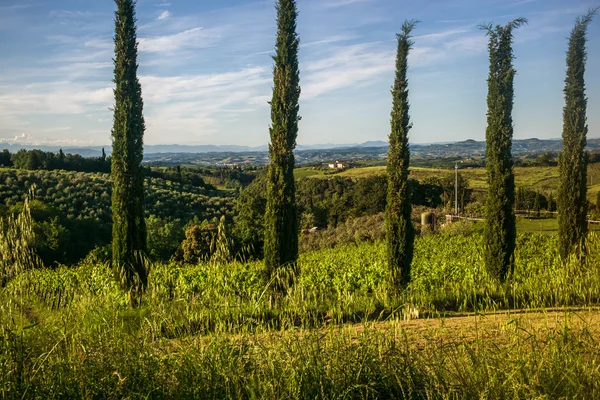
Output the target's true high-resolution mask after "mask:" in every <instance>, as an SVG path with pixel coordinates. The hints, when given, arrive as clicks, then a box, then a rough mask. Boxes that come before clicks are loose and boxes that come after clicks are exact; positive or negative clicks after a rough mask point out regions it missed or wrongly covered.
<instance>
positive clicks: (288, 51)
mask: <svg viewBox="0 0 600 400" xmlns="http://www.w3.org/2000/svg"><path fill="white" fill-rule="evenodd" d="M276 9H277V39H276V43H275V56H273V60H274V61H275V66H274V68H273V98H272V100H271V102H270V104H271V127H270V128H269V132H270V135H271V143H270V144H269V155H270V158H271V162H270V164H269V169H268V173H267V208H266V214H265V250H264V251H265V265H266V267H267V270H269V272H270V273H271V274H272V273H273V272H274V271H275V270H276V269H277V268H279V267H281V266H283V265H295V263H296V260H297V259H298V215H297V209H296V198H295V196H296V187H295V183H294V164H295V160H294V153H293V151H294V148H295V147H296V137H297V136H298V121H299V120H300V116H299V115H298V111H299V104H298V103H299V99H300V73H299V70H298V47H299V45H300V40H299V37H298V34H297V33H296V17H297V14H298V13H297V9H296V1H295V0H278V3H277V5H276Z"/></svg>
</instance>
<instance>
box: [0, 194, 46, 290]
mask: <svg viewBox="0 0 600 400" xmlns="http://www.w3.org/2000/svg"><path fill="white" fill-rule="evenodd" d="M34 191H35V185H34V186H33V187H32V188H31V189H30V195H32V194H33V193H34ZM34 244H35V233H34V230H33V219H32V218H31V210H30V207H29V198H26V199H25V201H24V204H23V210H22V211H21V213H19V214H17V215H8V216H6V217H5V218H1V217H0V288H1V287H4V286H5V285H6V284H7V283H8V281H10V280H11V279H12V278H14V277H16V276H17V275H19V274H20V273H22V272H23V271H25V270H27V269H30V268H36V267H39V266H41V261H40V259H39V258H38V256H37V254H36V253H35V249H34Z"/></svg>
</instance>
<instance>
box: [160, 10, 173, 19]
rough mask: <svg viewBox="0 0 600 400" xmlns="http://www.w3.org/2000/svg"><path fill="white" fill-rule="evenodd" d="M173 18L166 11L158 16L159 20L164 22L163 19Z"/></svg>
mask: <svg viewBox="0 0 600 400" xmlns="http://www.w3.org/2000/svg"><path fill="white" fill-rule="evenodd" d="M170 16H171V13H170V12H169V11H168V10H164V11H163V12H161V13H160V15H159V16H158V18H157V19H158V20H163V19H167V18H169V17H170Z"/></svg>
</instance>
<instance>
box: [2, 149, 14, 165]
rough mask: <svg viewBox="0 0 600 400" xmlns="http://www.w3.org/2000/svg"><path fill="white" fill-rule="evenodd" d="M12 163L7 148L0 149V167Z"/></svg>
mask: <svg viewBox="0 0 600 400" xmlns="http://www.w3.org/2000/svg"><path fill="white" fill-rule="evenodd" d="M12 165H13V163H12V160H11V157H10V151H8V149H4V150H2V153H0V167H12Z"/></svg>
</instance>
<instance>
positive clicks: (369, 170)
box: [297, 163, 600, 202]
mask: <svg viewBox="0 0 600 400" xmlns="http://www.w3.org/2000/svg"><path fill="white" fill-rule="evenodd" d="M514 171H515V184H516V186H517V187H527V188H530V189H532V190H539V191H541V192H544V193H548V192H556V190H557V189H558V167H515V169H514ZM385 173H386V167H364V168H350V169H347V170H345V171H342V172H340V173H338V174H335V175H325V174H322V173H321V174H317V173H315V174H312V173H310V170H308V169H306V168H302V169H300V171H299V172H298V175H297V177H299V178H300V177H311V178H320V179H327V178H328V177H330V176H341V177H348V178H356V179H360V178H366V177H370V176H377V175H385ZM459 173H460V174H463V176H464V177H465V178H466V179H467V180H468V181H469V186H470V187H471V188H472V189H475V190H486V189H487V183H486V179H487V176H486V170H485V169H484V168H467V169H460V170H459ZM450 176H454V170H453V169H437V168H420V167H413V168H411V169H410V177H411V178H414V179H417V180H419V181H423V180H425V179H427V178H432V177H435V178H444V177H450ZM588 179H590V181H591V182H592V186H589V187H588V199H589V200H590V201H593V202H595V200H596V194H597V193H598V191H600V163H596V164H591V165H590V166H589V167H588Z"/></svg>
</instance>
